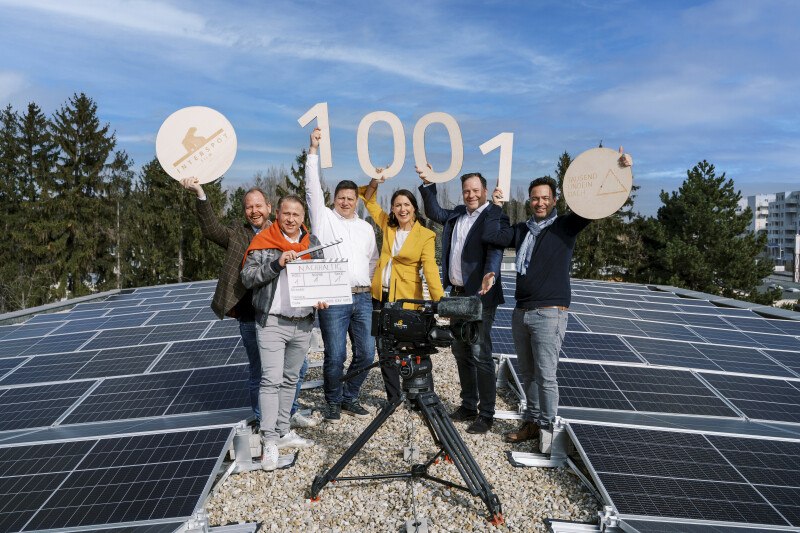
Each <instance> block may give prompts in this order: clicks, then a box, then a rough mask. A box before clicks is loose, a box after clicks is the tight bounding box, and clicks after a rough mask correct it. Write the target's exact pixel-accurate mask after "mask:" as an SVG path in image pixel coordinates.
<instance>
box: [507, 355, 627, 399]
mask: <svg viewBox="0 0 800 533" xmlns="http://www.w3.org/2000/svg"><path fill="white" fill-rule="evenodd" d="M515 370H517V371H518V372H519V370H518V366H517V367H515ZM520 375H521V374H520ZM558 392H559V404H560V405H563V406H566V407H585V408H592V409H614V410H622V411H634V410H635V409H634V407H633V405H631V403H630V402H629V401H628V399H627V398H626V397H625V395H624V394H623V393H622V391H620V390H619V389H618V388H617V387H616V385H614V383H613V382H612V381H611V378H609V376H608V374H606V372H605V370H603V367H602V366H600V365H585V364H578V363H569V362H566V361H565V362H562V363H559V365H558Z"/></svg>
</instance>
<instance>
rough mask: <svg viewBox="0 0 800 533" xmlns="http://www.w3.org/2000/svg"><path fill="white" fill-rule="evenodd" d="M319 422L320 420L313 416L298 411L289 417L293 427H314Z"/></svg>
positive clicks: (290, 424)
mask: <svg viewBox="0 0 800 533" xmlns="http://www.w3.org/2000/svg"><path fill="white" fill-rule="evenodd" d="M317 424H319V420H318V419H316V418H314V417H312V416H303V413H301V412H300V411H296V412H295V413H294V414H293V415H292V418H290V419H289V427H293V428H313V427H314V426H316V425H317Z"/></svg>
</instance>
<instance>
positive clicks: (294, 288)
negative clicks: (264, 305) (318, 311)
mask: <svg viewBox="0 0 800 533" xmlns="http://www.w3.org/2000/svg"><path fill="white" fill-rule="evenodd" d="M286 269H287V272H286V273H287V274H288V276H289V298H290V301H291V305H292V307H303V306H308V305H314V304H316V303H317V302H319V301H325V302H328V304H330V305H337V304H348V303H352V302H353V296H352V293H351V290H350V282H349V279H348V276H347V259H312V260H310V261H291V262H289V263H286Z"/></svg>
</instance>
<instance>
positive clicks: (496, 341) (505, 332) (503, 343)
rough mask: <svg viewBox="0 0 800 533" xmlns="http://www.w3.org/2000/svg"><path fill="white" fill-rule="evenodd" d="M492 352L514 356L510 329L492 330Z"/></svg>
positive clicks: (515, 351)
mask: <svg viewBox="0 0 800 533" xmlns="http://www.w3.org/2000/svg"><path fill="white" fill-rule="evenodd" d="M491 337H492V352H494V353H496V354H511V355H513V354H516V353H517V350H516V349H515V348H514V338H513V337H512V335H511V328H501V327H493V328H492V333H491Z"/></svg>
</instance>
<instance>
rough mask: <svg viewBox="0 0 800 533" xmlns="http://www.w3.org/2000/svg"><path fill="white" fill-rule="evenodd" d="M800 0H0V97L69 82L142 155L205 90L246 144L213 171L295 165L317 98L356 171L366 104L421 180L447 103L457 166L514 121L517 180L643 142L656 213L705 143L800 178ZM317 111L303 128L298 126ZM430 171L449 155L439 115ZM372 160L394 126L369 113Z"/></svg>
mask: <svg viewBox="0 0 800 533" xmlns="http://www.w3.org/2000/svg"><path fill="white" fill-rule="evenodd" d="M797 28H800V2H795V1H792V0H786V1H770V0H759V1H757V2H756V1H750V0H743V1H733V0H724V1H708V2H689V1H663V2H655V1H652V2H632V1H615V0H602V1H600V0H576V1H541V2H540V1H499V0H497V1H488V2H466V1H458V0H453V1H435V0H428V1H419V2H418V1H415V0H411V1H404V2H396V1H392V2H385V1H382V0H372V1H369V2H356V1H337V2H330V1H329V2H318V1H308V2H298V1H292V2H289V1H286V2H278V1H269V2H266V1H259V2H257V1H239V2H219V1H217V2H210V1H207V0H195V1H193V2H170V1H164V2H153V1H144V0H140V1H121V0H91V1H89V0H87V1H72V2H70V1H67V0H60V1H51V0H0V44H2V50H3V54H2V59H0V104H2V105H5V104H7V103H10V104H11V105H12V106H14V107H15V108H17V109H20V110H21V109H23V108H24V106H26V105H27V103H28V102H29V101H34V102H36V103H38V104H39V105H40V106H41V107H42V108H43V109H44V110H45V112H47V113H48V114H50V113H52V112H53V111H55V110H56V109H57V108H58V107H59V106H60V105H61V104H62V103H63V102H64V101H66V100H67V98H69V97H70V96H71V95H72V94H73V93H74V92H85V93H86V94H88V95H89V96H90V97H92V98H93V99H95V101H96V102H97V104H98V107H99V112H100V115H101V119H102V120H104V121H106V122H108V123H110V124H111V126H112V128H113V129H114V130H115V131H116V134H117V140H118V148H121V149H124V150H126V151H127V152H128V153H129V154H130V155H131V156H132V157H133V159H134V161H135V163H136V164H137V166H141V165H142V164H143V163H145V162H147V161H149V160H150V159H151V158H152V157H153V156H154V141H155V135H156V133H157V131H158V128H159V126H160V124H161V122H162V121H163V120H164V118H166V117H167V116H168V115H169V114H170V113H172V112H173V111H175V110H177V109H179V108H182V107H185V106H189V105H206V106H209V107H213V108H215V109H217V110H219V111H220V112H222V113H223V114H224V115H226V116H227V117H228V119H229V120H230V121H231V122H232V123H233V126H234V128H235V129H236V133H237V136H238V141H239V152H238V154H237V157H236V161H235V162H234V166H233V167H232V168H231V170H230V171H229V172H228V173H227V175H226V177H225V181H224V183H225V184H226V185H228V186H233V185H238V184H240V183H243V182H247V181H249V180H250V179H251V178H252V176H253V174H254V173H255V172H256V171H258V170H265V169H266V168H267V167H269V166H270V165H275V166H279V165H285V166H287V167H288V165H289V164H291V162H292V161H293V159H294V156H295V155H297V153H298V152H299V150H300V149H301V148H302V147H304V146H306V145H307V142H308V141H307V140H308V133H309V131H308V128H307V129H305V130H304V129H301V128H300V127H299V125H298V124H297V118H298V117H300V116H301V115H302V114H303V113H304V112H305V111H306V110H307V109H308V108H310V107H311V106H312V105H314V104H315V103H317V102H328V106H329V113H330V122H331V139H332V144H333V163H334V166H333V168H331V169H327V170H326V171H325V176H326V181H327V182H328V183H335V182H336V181H338V180H339V179H345V178H350V179H356V181H363V180H365V178H364V177H363V174H362V172H361V169H360V167H359V164H358V158H357V155H356V150H355V146H356V130H357V127H358V124H359V121H360V120H361V118H362V117H363V116H364V115H366V114H367V113H370V112H372V111H377V110H384V111H391V112H393V113H395V114H396V115H397V116H398V117H400V119H401V120H402V123H403V126H404V128H405V135H406V143H407V150H406V152H407V154H406V161H405V166H404V167H403V170H402V172H401V173H400V174H399V175H398V176H397V177H395V178H394V179H393V180H392V182H391V184H387V185H386V186H385V187H392V188H393V187H397V186H405V187H407V186H410V185H416V184H417V182H418V180H417V178H416V175H415V174H414V159H413V154H412V150H411V137H412V132H413V129H414V124H415V123H416V121H417V120H418V119H419V118H420V117H421V116H423V115H425V114H426V113H429V112H432V111H443V112H446V113H449V114H451V115H453V116H454V117H455V118H456V120H457V121H458V123H459V125H460V127H461V131H462V135H463V138H464V166H463V170H464V171H467V170H469V171H472V170H478V171H480V172H483V173H484V175H486V176H487V177H490V179H491V177H492V176H496V175H497V163H498V161H497V160H498V155H497V152H496V151H495V152H493V153H491V154H488V155H486V156H483V155H482V154H481V152H480V150H479V149H478V146H479V145H480V144H481V143H483V142H484V141H486V140H488V139H490V138H492V137H494V136H495V135H497V134H498V133H501V132H504V131H511V132H513V133H514V135H515V139H514V154H513V169H512V176H513V180H512V188H513V189H516V188H517V187H525V186H526V185H527V183H528V182H529V181H530V180H531V179H532V178H534V177H538V176H540V175H543V174H548V173H552V172H553V170H554V167H555V162H556V159H557V158H558V156H559V155H560V154H561V153H562V152H563V151H564V150H566V151H568V152H570V153H571V154H572V155H573V156H576V155H577V154H579V153H580V152H582V151H584V150H586V149H588V148H592V147H594V146H596V145H597V143H598V142H599V141H600V140H601V139H602V140H603V143H604V145H605V146H610V147H614V148H616V147H617V146H619V145H624V146H625V148H626V150H627V151H628V152H630V153H631V154H633V157H634V176H635V181H636V183H637V184H639V185H641V190H640V191H639V193H638V196H637V199H636V207H637V209H638V210H639V211H641V212H643V213H645V214H654V213H655V211H656V209H657V208H658V206H659V205H660V201H659V199H658V193H659V191H660V190H661V189H666V190H674V189H676V188H677V187H678V186H679V185H680V183H681V182H682V181H683V179H684V178H685V175H686V170H687V169H689V168H691V167H692V166H693V165H694V164H695V163H697V162H698V161H700V160H702V159H707V160H708V161H710V162H711V163H713V164H714V165H715V166H716V167H717V170H718V171H719V172H722V171H724V172H726V173H727V175H728V177H731V178H733V179H734V181H735V183H736V185H737V188H739V189H741V190H742V192H743V193H744V194H755V193H757V192H775V191H779V190H788V189H798V188H800V173H799V172H798V169H800V98H798V97H797V94H800V68H799V67H800V59H799V58H800V53H798V51H800V32H799V31H798V30H797ZM309 128H310V126H309ZM428 131H429V133H428V136H429V141H428V155H429V159H430V160H431V162H432V163H433V165H434V168H437V169H443V168H444V167H446V166H447V165H448V164H449V160H450V156H449V144H447V139H446V134H445V130H444V128H438V127H431V128H430V129H429V130H428ZM370 153H371V156H372V159H373V162H375V163H376V164H378V163H381V162H384V163H388V162H389V159H390V158H391V156H392V152H391V147H390V135H389V128H388V127H382V125H380V124H379V125H376V126H374V127H373V129H372V136H371V141H370Z"/></svg>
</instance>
